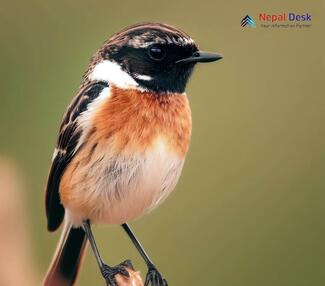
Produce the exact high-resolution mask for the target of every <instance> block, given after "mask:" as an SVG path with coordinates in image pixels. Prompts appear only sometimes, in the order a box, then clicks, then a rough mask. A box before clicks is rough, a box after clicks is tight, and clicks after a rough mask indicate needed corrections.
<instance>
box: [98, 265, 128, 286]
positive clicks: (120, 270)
mask: <svg viewBox="0 0 325 286" xmlns="http://www.w3.org/2000/svg"><path fill="white" fill-rule="evenodd" d="M126 268H130V269H134V268H133V265H132V263H131V260H125V261H124V262H122V263H120V264H119V265H117V266H114V267H110V266H108V265H106V264H104V267H103V269H102V275H103V277H104V278H105V281H106V285H107V286H117V282H116V278H115V276H116V275H117V274H121V275H123V276H125V277H130V274H129V272H128V271H127V269H126Z"/></svg>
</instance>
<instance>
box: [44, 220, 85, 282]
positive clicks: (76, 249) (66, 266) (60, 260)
mask: <svg viewBox="0 0 325 286" xmlns="http://www.w3.org/2000/svg"><path fill="white" fill-rule="evenodd" d="M86 246H87V239H86V234H85V232H84V230H83V229H82V228H71V226H70V225H69V224H67V223H66V224H65V226H64V229H63V231H62V234H61V238H60V242H59V244H58V246H57V249H56V252H55V255H54V258H53V261H52V263H51V266H50V268H49V270H48V272H47V275H46V277H45V280H44V283H43V285H44V286H71V285H74V283H75V281H76V278H77V275H78V270H79V267H80V265H81V262H82V258H83V255H84V252H85V249H86Z"/></svg>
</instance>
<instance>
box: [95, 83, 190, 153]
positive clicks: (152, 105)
mask: <svg viewBox="0 0 325 286" xmlns="http://www.w3.org/2000/svg"><path fill="white" fill-rule="evenodd" d="M111 93H112V94H111V96H110V98H109V99H108V100H107V102H105V103H104V104H103V105H102V106H101V107H100V108H98V110H97V113H96V116H95V118H94V127H95V130H96V132H94V134H93V136H95V138H92V141H94V142H100V141H102V140H104V139H105V138H107V139H108V138H114V142H113V147H114V149H115V150H114V151H115V152H117V153H119V152H121V151H123V153H124V154H132V153H133V152H141V151H144V150H145V149H146V148H147V147H150V144H153V142H154V139H155V138H157V137H158V136H160V137H163V138H164V140H165V141H166V143H167V145H168V146H169V148H171V149H172V150H173V151H175V152H176V153H177V154H179V156H180V157H184V156H185V154H186V152H187V150H188V147H189V141H190V136H191V129H192V120H191V111H190V107H189V103H188V99H187V97H186V96H185V95H180V94H166V95H161V96H156V95H154V94H152V93H150V92H141V91H138V90H135V89H134V90H125V89H118V88H116V87H112V90H111Z"/></svg>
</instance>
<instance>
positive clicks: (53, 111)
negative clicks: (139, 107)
mask: <svg viewBox="0 0 325 286" xmlns="http://www.w3.org/2000/svg"><path fill="white" fill-rule="evenodd" d="M324 8H325V6H324V1H307V0H306V1H299V0H297V1H278V0H277V1H215V0H214V1H212V0H211V1H204V0H202V1H192V0H182V1H172V2H167V1H158V2H157V1H143V0H138V1H98V0H93V1H84V0H79V1H61V0H59V1H40V0H30V1H23V0H20V1H18V0H11V1H3V2H2V3H1V8H0V38H1V45H0V62H1V65H0V70H1V77H0V83H1V92H0V157H1V158H5V159H2V160H1V163H0V164H2V166H4V167H3V168H2V169H0V170H2V172H0V180H2V179H3V176H4V171H3V170H7V168H6V166H7V165H8V164H9V165H10V167H9V169H10V170H11V171H13V170H18V171H17V172H18V173H19V175H17V174H16V175H13V176H11V177H10V176H9V178H14V179H13V180H20V181H21V182H23V184H22V185H23V187H20V193H19V194H20V195H17V196H16V195H15V196H16V198H17V200H18V201H19V203H18V204H17V208H18V209H19V211H18V213H19V215H18V216H17V217H16V216H15V214H17V212H15V211H11V212H9V213H8V214H7V215H4V217H2V218H1V226H0V229H1V230H0V236H2V237H3V235H4V234H5V233H7V232H8V229H9V230H10V231H12V230H13V229H14V228H15V227H23V228H24V230H23V232H24V233H25V235H24V236H21V237H23V238H24V239H25V238H26V239H25V240H26V241H25V242H23V243H22V245H25V248H28V250H27V251H26V253H27V254H26V253H25V252H24V251H22V252H24V253H23V255H24V257H25V258H22V261H24V259H25V260H26V255H29V257H30V258H29V259H27V260H26V261H28V262H27V264H28V265H29V267H27V268H25V267H23V266H21V269H25V270H26V271H27V270H28V269H29V268H31V269H30V271H31V272H33V274H32V276H33V278H31V279H30V281H33V279H34V281H38V282H30V285H40V284H41V282H40V281H41V279H42V276H43V275H44V273H45V271H46V269H47V267H48V264H49V262H50V260H51V256H52V253H53V251H54V249H55V245H56V242H57V241H58V238H59V233H56V234H50V233H48V232H47V231H46V221H45V213H44V209H43V190H44V185H45V182H46V177H47V173H48V169H49V165H50V159H51V155H52V151H53V148H54V145H55V141H56V137H57V131H58V125H59V122H60V120H61V117H62V115H63V112H64V110H65V108H66V106H67V104H68V103H69V101H70V100H71V98H72V96H73V95H74V93H75V92H76V90H77V89H78V85H79V83H80V79H81V76H82V74H83V71H84V70H85V68H86V66H87V63H88V59H89V58H90V56H91V55H92V53H94V52H95V51H96V50H97V48H98V47H99V45H100V44H101V43H102V42H103V41H104V40H105V39H106V38H107V37H109V36H110V35H111V34H113V33H114V32H116V31H118V30H120V29H121V28H123V27H125V26H127V25H130V24H133V23H135V22H142V21H157V22H165V23H169V24H173V25H175V26H178V27H180V28H182V29H184V30H185V31H186V32H188V33H189V34H190V35H192V37H193V38H194V39H195V40H196V41H197V42H198V43H199V44H200V46H201V48H202V49H205V50H211V51H217V52H220V53H222V54H224V56H225V58H224V60H222V61H220V62H217V63H215V64H211V65H202V66H199V67H198V68H197V69H196V71H195V73H194V75H193V77H192V80H191V82H190V84H189V87H188V90H187V92H188V95H189V98H190V101H191V106H192V111H193V120H194V126H193V128H194V129H193V138H192V143H191V149H190V152H189V155H188V159H187V162H186V165H185V169H184V172H183V175H182V177H181V180H180V182H179V184H178V186H177V188H176V191H175V192H174V193H173V194H172V196H171V197H170V198H169V199H168V200H167V201H166V203H164V204H163V205H162V206H161V207H160V208H159V209H157V210H155V211H154V212H153V213H152V214H151V215H149V216H146V217H144V218H143V219H141V220H138V221H135V222H133V223H132V224H131V225H132V226H133V227H134V230H135V232H136V233H137V235H138V236H139V238H140V240H141V241H142V242H143V244H144V245H145V247H146V248H147V251H148V252H149V253H150V254H151V256H152V257H153V259H154V261H155V262H156V264H157V265H158V267H159V268H160V269H161V271H162V272H163V273H164V275H165V276H166V277H167V278H168V281H169V283H170V285H222V286H261V285H263V286H275V285H277V286H281V285H283V286H289V285H290V286H291V285H294V286H300V285H301V286H305V285H313V286H320V285H325V246H324V241H325V229H324V224H325V222H324V220H325V207H324V202H325V192H324V188H325V178H324V172H325V135H324V121H325V98H324V29H323V28H324V27H323V26H321V25H322V21H323V19H324V13H323V12H324V11H325V9H324ZM291 11H293V12H297V13H298V12H299V13H307V12H308V13H310V14H312V18H313V20H312V27H310V28H308V29H263V28H261V27H259V23H257V27H256V28H255V29H249V28H246V29H243V28H241V27H240V21H241V19H242V17H244V16H245V15H246V14H250V15H251V16H252V17H253V18H255V20H257V15H258V13H259V12H268V13H283V12H291ZM257 22H258V21H257ZM8 162H10V163H8ZM13 166H14V167H13ZM1 176H2V179H1ZM7 178H8V177H7ZM19 178H20V179H19ZM9 185H10V184H9V183H8V184H2V185H0V188H1V189H0V193H2V195H7V196H9V197H11V194H13V193H11V191H12V190H11V187H12V186H11V185H10V186H11V187H8V186H9ZM1 204H2V208H3V207H6V206H8V204H7V203H6V200H1ZM14 205H15V204H14ZM22 209H23V210H24V214H23V215H22V214H21V211H22ZM22 218H23V220H22ZM22 222H24V223H22ZM95 234H96V237H97V239H98V243H99V246H100V249H101V251H102V254H103V256H104V258H105V260H106V261H107V262H108V263H110V264H117V263H119V262H120V261H122V260H124V259H125V258H131V259H132V260H133V262H134V264H135V266H136V268H137V269H140V270H141V271H142V272H143V273H145V267H144V265H143V263H142V262H141V260H140V259H139V256H138V255H137V253H136V251H135V250H134V248H133V247H132V245H131V243H130V242H129V240H128V239H127V237H126V236H125V235H124V233H123V232H122V230H121V229H120V228H118V227H96V228H95ZM13 236H15V234H13ZM12 241H13V240H11V239H10V237H9V238H8V239H7V240H5V242H3V243H2V246H1V249H2V250H1V255H0V256H1V257H2V258H1V259H0V260H2V261H4V264H6V263H8V261H20V259H19V258H17V257H19V253H21V252H20V251H19V249H20V248H19V247H18V246H17V247H15V244H14V245H12V243H11V246H12V247H11V249H14V250H16V252H17V251H18V254H17V253H16V255H18V256H17V257H16V258H15V259H14V260H13V258H12V255H13V252H12V251H9V249H10V248H9V246H8V245H9V244H10V242H12ZM7 243H8V245H7ZM18 243H20V242H17V245H18ZM20 247H21V246H20ZM6 265H7V264H6ZM14 267H15V266H14V265H13V266H12V268H14ZM3 271H4V270H3ZM28 271H29V270H28ZM0 272H1V271H0ZM3 275H4V274H1V275H0V281H1V277H4V276H3ZM15 275H16V276H17V277H19V276H20V272H19V271H16V272H15V274H13V276H15ZM24 275H25V274H24ZM25 277H27V274H26V276H25ZM3 281H4V280H3ZM6 281H9V280H6ZM26 283H27V282H26ZM33 283H34V284H33ZM0 284H1V282H0ZM20 284H21V283H14V282H6V283H5V282H2V284H1V285H3V286H11V285H20ZM25 285H27V284H25ZM79 285H81V286H86V285H104V284H103V281H102V279H101V277H100V274H99V271H98V269H97V265H96V263H95V259H94V258H93V256H92V255H91V254H90V253H88V255H87V258H86V261H85V265H84V267H83V270H82V273H81V276H80V280H79Z"/></svg>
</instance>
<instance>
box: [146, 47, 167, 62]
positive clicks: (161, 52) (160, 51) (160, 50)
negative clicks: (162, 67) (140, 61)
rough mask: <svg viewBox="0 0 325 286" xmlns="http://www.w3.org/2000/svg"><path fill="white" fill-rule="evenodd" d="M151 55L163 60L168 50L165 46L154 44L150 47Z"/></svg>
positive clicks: (153, 57)
mask: <svg viewBox="0 0 325 286" xmlns="http://www.w3.org/2000/svg"><path fill="white" fill-rule="evenodd" d="M148 54H149V57H150V58H151V59H153V60H155V61H161V60H162V59H163V58H164V57H165V56H166V50H165V48H164V47H163V46H160V45H153V46H151V47H149V49H148Z"/></svg>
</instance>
